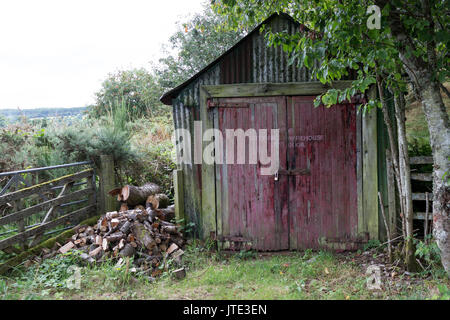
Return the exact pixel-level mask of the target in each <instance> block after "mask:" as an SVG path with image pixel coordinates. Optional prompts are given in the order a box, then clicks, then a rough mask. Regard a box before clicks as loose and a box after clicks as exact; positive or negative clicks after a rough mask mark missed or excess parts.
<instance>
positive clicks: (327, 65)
mask: <svg viewBox="0 0 450 320" xmlns="http://www.w3.org/2000/svg"><path fill="white" fill-rule="evenodd" d="M212 5H213V8H214V10H215V11H216V12H218V13H219V14H222V15H223V16H224V17H225V18H226V20H227V23H228V25H229V26H231V27H232V28H234V29H236V28H239V27H242V26H248V25H254V24H255V23H258V22H261V21H262V20H263V19H264V18H266V17H267V16H268V15H269V14H271V13H273V12H286V13H288V14H290V15H291V16H292V17H293V18H294V19H295V20H296V21H298V22H299V23H300V24H301V28H300V29H299V32H297V33H295V34H292V35H291V34H288V33H287V32H280V33H272V32H271V31H270V30H268V32H267V40H268V42H269V44H271V45H275V46H282V48H283V50H285V51H286V52H288V53H289V54H290V55H291V61H294V58H297V59H298V61H299V64H300V65H304V66H306V67H308V68H310V69H311V70H312V73H313V77H315V78H316V79H318V80H319V81H321V82H322V83H331V82H332V81H335V80H339V79H342V77H343V76H345V75H347V74H348V71H349V70H351V69H353V70H355V71H356V73H357V80H355V81H354V82H353V84H352V86H351V87H350V88H348V89H345V90H335V89H331V90H329V91H328V92H327V93H326V94H324V95H322V96H320V97H318V98H317V99H316V103H315V104H316V105H319V104H320V103H323V104H325V105H327V106H331V105H333V104H336V103H337V102H342V101H344V100H345V99H349V98H350V97H351V96H353V95H354V94H356V93H357V92H365V91H366V90H367V89H368V88H369V86H370V85H372V84H375V83H377V85H378V88H379V94H380V100H372V101H369V102H368V103H367V104H366V105H365V106H364V108H365V109H364V110H370V109H371V108H373V107H383V110H384V111H385V113H386V108H385V105H386V103H385V101H384V99H383V90H380V89H382V88H383V87H386V86H387V87H389V88H390V89H391V90H392V92H393V94H394V97H395V101H396V111H397V112H396V113H397V123H399V124H400V125H402V123H403V125H404V114H402V96H403V93H404V92H405V91H406V84H407V82H410V83H411V84H412V85H413V87H414V92H415V94H416V95H417V99H418V100H419V101H421V103H422V106H423V109H424V112H425V115H426V118H427V122H428V129H429V132H430V143H431V147H432V151H433V159H434V176H433V184H434V191H433V197H434V201H433V215H434V217H433V220H434V236H435V239H436V241H437V244H438V246H439V248H440V250H441V258H442V263H443V265H444V268H445V269H446V271H447V272H449V273H450V237H449V236H448V235H449V234H450V222H449V214H448V200H447V199H448V197H449V196H448V195H449V192H450V191H449V186H448V185H447V184H446V182H445V180H444V179H443V177H444V175H445V171H446V170H448V168H449V167H450V131H449V119H448V114H447V113H446V110H445V106H444V103H443V99H442V96H441V94H440V91H439V87H440V84H441V83H443V82H444V81H446V80H448V75H449V65H450V64H449V62H450V61H449V59H450V58H449V54H448V46H449V40H450V37H449V32H448V29H449V22H450V14H449V1H448V0H422V1H418V0H390V1H388V0H367V1H359V0H294V1H293V0H279V1H269V0H267V1H264V0H239V1H237V0H222V1H212ZM372 5H376V7H370V6H372ZM368 9H369V11H368ZM378 13H379V15H378ZM378 17H379V18H380V25H379V28H378V26H377V24H376V22H377V20H378ZM373 22H375V23H373ZM316 59H317V60H319V61H321V62H322V63H321V64H320V65H319V66H318V67H317V68H316V67H315V66H314V65H313V63H312V62H313V61H314V60H316ZM402 117H403V118H402ZM385 118H386V117H385ZM386 120H389V119H386ZM399 133H400V134H399V139H400V138H402V136H403V133H402V132H399ZM390 136H391V139H390V140H391V141H392V128H391V130H390ZM400 147H401V148H402V149H404V147H405V146H400ZM394 149H395V148H394ZM399 150H400V149H399ZM405 153H406V155H405ZM407 157H408V155H407V152H402V154H400V157H399V158H398V159H399V160H402V161H397V163H394V165H395V167H396V168H397V169H396V173H397V177H399V174H400V173H401V172H405V170H406V169H407V168H405V165H408V158H407ZM394 158H395V157H394ZM398 162H400V163H398ZM402 163H403V170H402V171H400V169H401V165H402ZM399 179H400V180H402V181H403V182H405V181H406V180H408V179H405V178H404V177H403V178H401V176H400V177H399ZM406 189H407V186H406V188H405V189H404V188H403V186H401V188H399V190H401V192H402V193H403V191H404V190H406ZM402 207H403V209H404V210H406V209H407V208H408V207H409V205H408V204H406V203H405V204H404V206H402ZM404 212H405V211H404ZM407 213H408V212H407ZM406 218H407V221H406V229H407V230H406V233H407V248H409V249H408V250H407V254H406V257H407V262H408V266H409V267H410V266H412V265H413V264H414V255H413V248H412V247H411V246H412V239H411V238H412V214H411V213H409V214H408V215H407V217H406Z"/></svg>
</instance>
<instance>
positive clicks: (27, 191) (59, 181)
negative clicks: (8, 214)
mask: <svg viewBox="0 0 450 320" xmlns="http://www.w3.org/2000/svg"><path fill="white" fill-rule="evenodd" d="M93 173H94V170H93V169H87V170H83V171H80V172H77V173H74V174H69V175H66V176H63V177H60V178H56V179H54V180H50V181H46V182H44V183H41V184H37V185H35V186H31V187H28V188H24V189H21V190H18V191H15V192H11V193H8V194H5V195H2V196H0V205H1V204H4V203H7V202H11V201H14V200H16V199H21V198H25V197H28V196H30V195H32V194H35V193H42V192H44V191H47V190H50V189H51V188H53V187H56V186H63V185H65V184H66V183H69V182H73V181H77V180H81V179H83V178H86V177H90V176H92V175H93Z"/></svg>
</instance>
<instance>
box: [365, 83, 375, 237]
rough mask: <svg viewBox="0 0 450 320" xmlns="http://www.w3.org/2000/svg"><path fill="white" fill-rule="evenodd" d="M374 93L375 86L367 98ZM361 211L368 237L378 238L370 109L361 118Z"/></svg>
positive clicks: (372, 129)
mask: <svg viewBox="0 0 450 320" xmlns="http://www.w3.org/2000/svg"><path fill="white" fill-rule="evenodd" d="M375 94H376V91H375V87H372V89H370V91H369V98H372V97H374V95H375ZM362 148H363V149H362V157H363V160H362V162H363V163H362V164H363V167H362V169H363V170H362V171H363V172H362V174H363V212H364V219H365V224H366V225H367V232H368V234H369V237H370V239H378V238H379V221H378V161H377V159H378V150H377V113H376V111H374V110H372V111H371V112H368V113H366V114H365V115H364V116H363V118H362Z"/></svg>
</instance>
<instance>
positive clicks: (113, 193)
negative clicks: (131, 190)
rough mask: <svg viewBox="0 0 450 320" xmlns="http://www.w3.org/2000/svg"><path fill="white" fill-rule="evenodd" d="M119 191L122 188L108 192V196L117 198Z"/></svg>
mask: <svg viewBox="0 0 450 320" xmlns="http://www.w3.org/2000/svg"><path fill="white" fill-rule="evenodd" d="M120 191H122V188H115V189H112V190H110V191H108V194H109V195H110V196H111V197H115V196H117V195H118V194H120Z"/></svg>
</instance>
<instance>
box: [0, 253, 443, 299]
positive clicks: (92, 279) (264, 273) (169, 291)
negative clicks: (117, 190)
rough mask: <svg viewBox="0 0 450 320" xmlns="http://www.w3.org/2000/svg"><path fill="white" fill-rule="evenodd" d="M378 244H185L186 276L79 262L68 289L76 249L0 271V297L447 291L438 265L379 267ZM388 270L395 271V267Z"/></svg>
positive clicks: (400, 295) (427, 295) (407, 295)
mask: <svg viewBox="0 0 450 320" xmlns="http://www.w3.org/2000/svg"><path fill="white" fill-rule="evenodd" d="M382 257H384V254H383V252H376V251H375V252H374V251H368V252H366V253H344V254H332V253H329V252H311V251H306V252H286V253H278V254H271V255H267V254H266V255H261V254H257V253H254V252H244V253H238V254H234V255H231V256H230V255H224V254H220V253H216V252H211V251H208V250H206V249H204V248H201V247H199V246H193V245H192V246H190V247H188V248H187V249H186V253H185V257H184V265H185V266H186V268H187V276H186V278H185V279H183V280H175V279H174V278H173V277H172V276H171V275H170V274H169V273H164V274H163V276H161V277H160V278H158V279H156V280H154V281H150V280H149V277H148V276H146V275H143V274H136V273H133V272H132V269H131V266H130V267H129V268H128V272H127V268H126V266H122V267H120V268H116V267H115V266H114V263H113V262H110V263H103V264H99V265H94V266H85V267H82V268H81V286H80V289H68V288H67V279H68V278H69V277H70V276H71V274H70V273H69V272H67V268H68V267H69V266H70V265H73V264H76V263H77V261H78V260H77V259H78V258H77V257H76V254H69V255H66V256H59V257H56V258H54V259H48V260H44V261H43V262H42V263H40V264H35V265H32V266H29V267H28V268H25V267H24V266H21V267H19V268H18V269H16V270H15V271H13V272H12V273H11V274H9V275H8V276H7V277H3V278H0V298H2V299H343V300H351V299H449V298H450V281H449V279H448V277H447V276H446V275H445V274H444V273H443V270H434V271H432V272H428V273H427V274H417V275H408V274H405V273H404V272H403V271H401V269H395V268H394V269H390V270H394V271H387V270H388V269H385V268H384V267H385V266H386V265H385V264H384V262H383V258H382ZM371 263H377V264H380V265H381V266H382V268H381V276H382V279H381V289H379V290H369V289H368V287H367V278H368V275H366V269H367V266H368V265H370V264H371ZM395 270H396V271H395Z"/></svg>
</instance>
